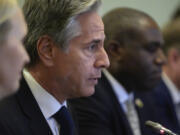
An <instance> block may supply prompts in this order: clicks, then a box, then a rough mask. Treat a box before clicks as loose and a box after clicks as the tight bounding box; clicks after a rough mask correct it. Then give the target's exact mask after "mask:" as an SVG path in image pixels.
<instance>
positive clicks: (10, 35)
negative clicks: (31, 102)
mask: <svg viewBox="0 0 180 135" xmlns="http://www.w3.org/2000/svg"><path fill="white" fill-rule="evenodd" d="M18 2H22V1H18ZM18 2H17V1H16V0H0V63H1V64H0V99H2V98H4V97H6V96H8V95H10V94H13V93H15V92H16V91H17V89H18V87H19V81H20V78H21V70H22V68H23V66H24V64H25V63H26V62H28V61H29V57H28V55H27V53H26V51H25V49H24V47H23V43H22V42H23V39H24V36H25V35H26V33H27V26H26V23H25V20H24V16H23V14H22V11H21V9H20V7H19V4H20V3H18Z"/></svg>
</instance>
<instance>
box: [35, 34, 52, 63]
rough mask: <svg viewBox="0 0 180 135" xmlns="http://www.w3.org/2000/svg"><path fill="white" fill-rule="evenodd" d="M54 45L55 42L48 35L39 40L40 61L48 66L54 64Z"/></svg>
mask: <svg viewBox="0 0 180 135" xmlns="http://www.w3.org/2000/svg"><path fill="white" fill-rule="evenodd" d="M54 47H55V43H54V41H53V39H52V38H51V37H50V36H48V35H43V36H41V37H40V38H39V40H38V42H37V52H38V55H39V58H40V61H41V62H42V63H43V64H44V65H46V66H52V65H53V55H54V52H53V50H54Z"/></svg>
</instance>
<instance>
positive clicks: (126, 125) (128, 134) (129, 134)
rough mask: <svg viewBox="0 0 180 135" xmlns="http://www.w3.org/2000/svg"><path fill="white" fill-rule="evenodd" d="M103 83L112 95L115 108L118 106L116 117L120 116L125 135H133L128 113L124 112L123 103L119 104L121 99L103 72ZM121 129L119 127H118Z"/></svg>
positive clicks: (119, 120)
mask: <svg viewBox="0 0 180 135" xmlns="http://www.w3.org/2000/svg"><path fill="white" fill-rule="evenodd" d="M101 83H102V85H104V86H103V87H104V89H106V91H107V92H108V95H110V96H109V97H111V98H112V99H111V100H112V104H114V106H115V108H116V114H117V116H115V117H116V118H118V122H119V124H118V126H120V127H121V128H120V129H121V130H122V134H123V135H133V133H132V130H131V128H130V125H129V122H128V120H127V117H126V114H125V113H124V111H123V109H122V107H121V105H120V104H119V101H118V99H117V97H116V95H115V93H114V90H113V88H112V86H111V85H110V83H109V81H108V80H107V79H106V77H105V75H104V74H102V78H101ZM118 129H119V127H118Z"/></svg>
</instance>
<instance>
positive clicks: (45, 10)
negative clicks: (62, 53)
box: [23, 0, 101, 67]
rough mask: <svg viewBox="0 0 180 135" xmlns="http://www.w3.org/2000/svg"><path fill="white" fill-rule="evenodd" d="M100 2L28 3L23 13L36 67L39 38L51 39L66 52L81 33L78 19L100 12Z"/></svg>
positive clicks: (27, 44) (29, 0) (34, 0)
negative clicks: (84, 14)
mask: <svg viewBox="0 0 180 135" xmlns="http://www.w3.org/2000/svg"><path fill="white" fill-rule="evenodd" d="M100 3H101V1H100V0H26V1H25V4H24V7H23V10H24V15H25V19H26V21H27V24H28V29H29V31H28V34H27V37H26V39H25V48H26V50H27V52H28V53H29V55H30V58H31V62H30V63H29V64H28V65H27V66H28V67H29V66H32V65H35V64H36V63H37V61H38V60H39V56H38V53H37V49H36V44H37V41H38V39H39V38H40V37H41V36H43V35H48V36H50V37H51V38H52V39H53V40H54V41H55V42H56V43H57V44H58V47H60V48H62V49H63V50H67V48H68V43H69V41H70V40H71V39H72V38H74V37H76V36H78V35H79V34H80V25H79V23H78V21H77V17H78V16H79V15H81V14H83V13H86V12H92V11H97V9H98V8H99V6H100Z"/></svg>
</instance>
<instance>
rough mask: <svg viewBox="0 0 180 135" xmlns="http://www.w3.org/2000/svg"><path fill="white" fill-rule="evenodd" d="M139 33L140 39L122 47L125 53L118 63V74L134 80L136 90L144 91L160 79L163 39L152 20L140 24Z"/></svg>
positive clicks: (162, 60)
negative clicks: (119, 68) (119, 69)
mask: <svg viewBox="0 0 180 135" xmlns="http://www.w3.org/2000/svg"><path fill="white" fill-rule="evenodd" d="M140 33H141V34H140V35H141V40H137V41H133V43H132V45H128V46H127V47H125V48H124V51H125V53H124V54H125V55H124V56H123V58H122V59H123V60H122V63H120V65H121V71H120V74H119V75H118V76H121V75H122V76H123V77H125V78H126V79H127V81H128V79H130V80H131V81H134V84H135V85H136V87H137V88H136V89H137V90H143V91H145V90H148V89H151V88H153V87H154V86H155V85H156V84H157V83H158V82H159V81H160V76H161V66H162V64H163V63H164V55H163V53H162V50H161V46H162V43H163V39H162V35H161V33H160V31H159V30H158V27H157V26H156V25H155V24H154V22H152V21H149V23H147V24H145V25H144V26H143V25H142V28H141V29H140ZM118 76H117V78H118ZM125 78H124V79H125Z"/></svg>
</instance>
